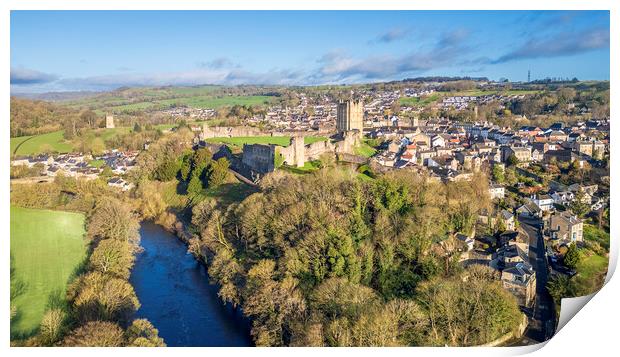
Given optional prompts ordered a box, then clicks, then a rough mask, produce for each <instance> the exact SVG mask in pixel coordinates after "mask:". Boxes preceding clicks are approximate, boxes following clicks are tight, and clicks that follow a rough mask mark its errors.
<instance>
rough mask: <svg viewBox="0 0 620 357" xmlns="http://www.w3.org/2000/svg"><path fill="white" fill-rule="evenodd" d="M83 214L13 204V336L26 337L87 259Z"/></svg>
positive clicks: (60, 296)
mask: <svg viewBox="0 0 620 357" xmlns="http://www.w3.org/2000/svg"><path fill="white" fill-rule="evenodd" d="M83 237H84V215H83V214H81V213H73V212H62V211H50V210H40V209H29V208H21V207H15V206H11V236H10V241H11V304H12V305H14V306H15V308H16V309H17V314H16V316H15V317H14V318H13V320H12V321H11V335H12V336H28V335H30V334H32V333H33V332H34V331H35V330H36V329H37V328H38V326H39V324H40V322H41V318H42V317H43V314H44V313H45V311H46V310H47V309H48V307H49V306H56V305H57V304H59V303H60V304H62V302H63V301H64V296H65V290H66V286H67V283H68V281H69V279H70V277H71V276H72V274H73V273H74V272H75V271H76V269H77V268H78V267H79V266H80V264H81V263H82V262H83V261H84V259H85V258H86V244H85V241H84V238H83Z"/></svg>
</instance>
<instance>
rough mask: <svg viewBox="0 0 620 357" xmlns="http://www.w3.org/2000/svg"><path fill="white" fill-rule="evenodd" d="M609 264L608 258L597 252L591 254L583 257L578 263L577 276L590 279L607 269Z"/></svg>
mask: <svg viewBox="0 0 620 357" xmlns="http://www.w3.org/2000/svg"><path fill="white" fill-rule="evenodd" d="M608 265H609V259H608V258H606V257H602V256H600V255H597V254H592V255H590V256H589V257H584V258H583V259H582V260H581V262H579V265H578V266H577V271H578V272H579V277H580V278H582V279H584V280H590V279H592V278H594V277H595V276H597V275H601V274H604V273H605V272H606V271H607V267H608Z"/></svg>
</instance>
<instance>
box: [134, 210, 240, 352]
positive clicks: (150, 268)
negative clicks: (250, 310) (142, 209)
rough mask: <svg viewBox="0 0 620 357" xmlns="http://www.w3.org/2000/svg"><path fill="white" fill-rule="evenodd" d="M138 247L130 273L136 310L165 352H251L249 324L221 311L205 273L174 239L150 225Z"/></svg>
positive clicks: (224, 308)
mask: <svg viewBox="0 0 620 357" xmlns="http://www.w3.org/2000/svg"><path fill="white" fill-rule="evenodd" d="M140 236H141V243H140V244H141V245H142V248H143V249H144V251H143V252H141V253H139V254H138V256H137V259H136V264H135V266H134V268H133V270H132V273H131V278H130V281H131V284H132V285H133V287H134V289H135V290H136V294H137V295H138V299H139V300H140V304H141V305H142V306H141V307H140V309H139V310H138V311H137V312H136V317H137V318H138V317H143V318H147V319H148V320H149V321H151V323H152V324H153V325H154V326H155V327H156V328H157V329H158V330H159V336H160V337H162V338H163V339H164V341H165V342H166V344H167V345H168V346H251V345H252V341H251V338H250V334H249V330H250V323H249V321H248V320H247V319H245V318H244V317H243V316H242V314H241V312H240V311H239V310H238V309H237V310H235V309H233V308H232V307H231V306H229V305H224V304H223V303H222V301H221V300H220V298H219V297H218V296H217V290H218V288H217V286H215V285H211V284H209V279H208V276H207V270H206V268H205V267H204V266H203V265H202V264H200V263H198V262H197V261H196V260H195V259H194V257H193V256H192V255H191V254H188V253H187V247H186V246H185V244H184V243H183V242H181V241H180V240H179V239H178V238H177V237H176V236H174V235H172V234H171V233H169V232H167V231H165V230H164V229H163V228H161V227H160V226H158V225H156V224H154V223H152V222H142V224H141V226H140Z"/></svg>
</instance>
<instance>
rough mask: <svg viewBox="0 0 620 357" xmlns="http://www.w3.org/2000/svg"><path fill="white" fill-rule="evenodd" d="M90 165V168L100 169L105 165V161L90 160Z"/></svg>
mask: <svg viewBox="0 0 620 357" xmlns="http://www.w3.org/2000/svg"><path fill="white" fill-rule="evenodd" d="M88 164H89V165H90V166H92V167H96V168H100V167H101V166H103V165H105V161H103V160H90V162H89V163H88Z"/></svg>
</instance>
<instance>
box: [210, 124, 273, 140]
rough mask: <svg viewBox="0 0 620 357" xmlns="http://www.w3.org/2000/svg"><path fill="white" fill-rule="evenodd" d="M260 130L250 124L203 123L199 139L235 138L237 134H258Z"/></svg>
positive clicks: (260, 133)
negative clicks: (221, 124)
mask: <svg viewBox="0 0 620 357" xmlns="http://www.w3.org/2000/svg"><path fill="white" fill-rule="evenodd" d="M260 135H262V131H261V130H260V129H258V128H254V127H250V126H233V127H228V126H208V125H206V124H204V125H203V126H202V135H201V139H203V140H204V139H209V138H221V137H225V138H235V137H239V136H260Z"/></svg>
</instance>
